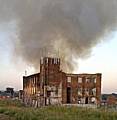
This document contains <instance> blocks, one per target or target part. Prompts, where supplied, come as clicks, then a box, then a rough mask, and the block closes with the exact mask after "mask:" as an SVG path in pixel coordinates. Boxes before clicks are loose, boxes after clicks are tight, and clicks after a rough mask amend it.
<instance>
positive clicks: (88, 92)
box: [78, 88, 96, 96]
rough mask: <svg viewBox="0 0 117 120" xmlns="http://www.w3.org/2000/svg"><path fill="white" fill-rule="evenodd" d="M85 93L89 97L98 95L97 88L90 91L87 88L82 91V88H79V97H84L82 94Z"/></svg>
mask: <svg viewBox="0 0 117 120" xmlns="http://www.w3.org/2000/svg"><path fill="white" fill-rule="evenodd" d="M83 92H84V93H85V94H87V95H94V96H95V95H96V88H93V89H88V88H85V89H82V88H78V95H82V93H83Z"/></svg>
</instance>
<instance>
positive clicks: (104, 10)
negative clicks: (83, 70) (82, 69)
mask: <svg viewBox="0 0 117 120" xmlns="http://www.w3.org/2000/svg"><path fill="white" fill-rule="evenodd" d="M9 21H15V23H16V25H17V32H16V33H17V39H16V40H15V42H14V43H15V44H14V47H15V53H16V56H20V57H22V58H23V60H24V61H26V62H27V63H29V64H32V65H34V67H35V68H37V67H38V66H39V60H40V57H41V56H46V55H53V56H57V55H58V56H59V57H61V58H62V61H63V63H65V64H63V68H64V70H70V71H72V70H73V69H74V66H75V62H74V58H77V59H78V58H84V57H85V56H87V55H89V54H90V53H91V49H92V47H93V46H95V45H96V44H97V43H99V42H100V40H101V39H100V38H101V37H103V36H104V35H105V33H108V34H109V32H110V31H112V30H113V29H114V28H116V27H117V0H0V23H2V22H9ZM107 31H108V32H107ZM66 66H67V68H66Z"/></svg>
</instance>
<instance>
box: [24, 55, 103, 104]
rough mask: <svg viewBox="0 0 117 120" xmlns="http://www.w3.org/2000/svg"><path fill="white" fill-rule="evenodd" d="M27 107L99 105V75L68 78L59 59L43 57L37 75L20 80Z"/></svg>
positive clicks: (78, 75) (68, 75)
mask: <svg viewBox="0 0 117 120" xmlns="http://www.w3.org/2000/svg"><path fill="white" fill-rule="evenodd" d="M23 91H24V102H25V103H26V104H35V105H36V106H37V105H38V106H40V105H43V106H44V105H49V104H100V98H101V74H100V73H96V74H67V73H65V72H63V71H62V70H61V69H60V59H59V58H50V57H44V58H41V60H40V73H37V74H33V75H30V76H24V77H23Z"/></svg>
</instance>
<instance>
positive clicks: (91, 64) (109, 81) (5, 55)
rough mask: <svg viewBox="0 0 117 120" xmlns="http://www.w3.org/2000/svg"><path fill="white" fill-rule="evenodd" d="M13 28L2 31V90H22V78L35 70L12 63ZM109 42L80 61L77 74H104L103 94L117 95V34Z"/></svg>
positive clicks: (97, 47)
mask: <svg viewBox="0 0 117 120" xmlns="http://www.w3.org/2000/svg"><path fill="white" fill-rule="evenodd" d="M12 30H13V29H12V28H11V27H6V29H5V28H4V29H0V55H1V56H0V89H5V88H6V87H8V86H9V87H14V88H15V89H16V90H18V89H22V76H23V75H24V73H25V70H27V72H28V74H31V73H33V72H34V70H33V68H30V67H28V65H26V63H24V62H23V61H21V60H19V61H18V62H16V63H14V62H15V61H14V60H13V61H12V57H11V56H12V55H11V54H12V49H11V44H10V39H9V38H11V36H12V33H13V32H12ZM105 39H108V41H106V42H102V43H100V44H98V45H97V46H96V47H94V48H93V50H92V55H91V56H90V57H89V58H87V59H85V60H82V59H80V60H78V61H79V67H78V69H77V70H76V71H75V73H98V72H99V73H102V92H103V93H112V92H116V93H117V87H116V84H117V75H116V74H117V32H113V33H110V35H108V37H107V38H105Z"/></svg>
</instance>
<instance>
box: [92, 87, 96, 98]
mask: <svg viewBox="0 0 117 120" xmlns="http://www.w3.org/2000/svg"><path fill="white" fill-rule="evenodd" d="M92 95H94V96H96V88H93V89H92Z"/></svg>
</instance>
